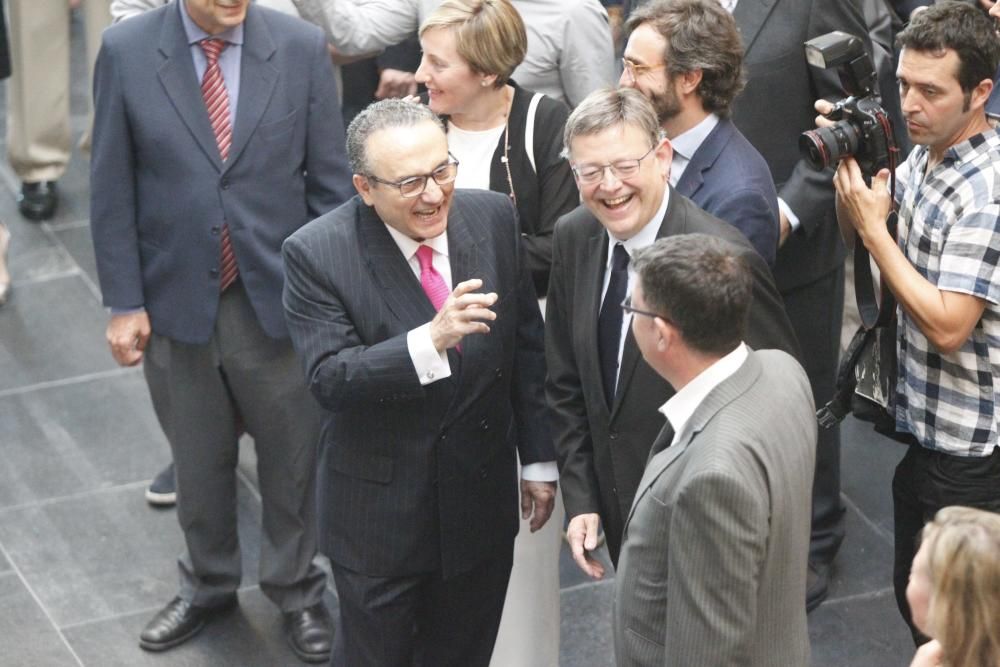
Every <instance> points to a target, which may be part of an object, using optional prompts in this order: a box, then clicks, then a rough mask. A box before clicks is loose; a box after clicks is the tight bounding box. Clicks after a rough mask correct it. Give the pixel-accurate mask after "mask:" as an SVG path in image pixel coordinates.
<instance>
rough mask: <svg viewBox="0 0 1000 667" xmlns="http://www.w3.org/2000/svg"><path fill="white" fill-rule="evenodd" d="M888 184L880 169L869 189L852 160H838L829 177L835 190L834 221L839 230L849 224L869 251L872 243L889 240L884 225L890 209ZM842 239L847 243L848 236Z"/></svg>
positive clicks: (890, 199)
mask: <svg viewBox="0 0 1000 667" xmlns="http://www.w3.org/2000/svg"><path fill="white" fill-rule="evenodd" d="M888 183H889V170H888V169H882V170H881V171H879V172H878V173H877V174H875V176H874V177H873V178H872V184H871V187H869V186H868V185H867V184H866V183H865V179H864V177H863V176H862V174H861V168H860V167H859V166H858V163H857V162H856V161H855V160H854V158H845V159H844V160H842V161H841V163H840V166H838V167H837V173H836V174H835V175H834V177H833V185H834V187H835V188H836V189H837V220H838V221H839V222H840V226H841V230H842V231H847V230H848V229H849V228H848V227H847V225H848V224H849V225H850V226H851V227H853V229H854V230H855V231H856V232H857V234H858V236H859V237H860V238H861V241H862V243H864V244H865V247H867V248H869V249H871V247H872V244H874V243H878V242H884V241H885V240H887V239H888V240H889V241H892V237H891V236H890V235H889V232H888V231H887V230H886V226H885V220H886V217H887V216H888V215H889V211H890V209H891V208H892V196H891V195H890V194H889V187H888ZM845 240H847V241H849V239H848V234H845ZM892 242H893V243H895V242H894V241H892Z"/></svg>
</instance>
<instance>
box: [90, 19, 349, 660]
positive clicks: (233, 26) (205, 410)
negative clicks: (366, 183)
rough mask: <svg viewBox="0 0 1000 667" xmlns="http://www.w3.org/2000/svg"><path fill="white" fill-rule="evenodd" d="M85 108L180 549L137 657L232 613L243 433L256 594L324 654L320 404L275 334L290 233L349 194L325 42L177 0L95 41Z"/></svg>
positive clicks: (281, 325) (125, 338) (121, 328)
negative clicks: (250, 477)
mask: <svg viewBox="0 0 1000 667" xmlns="http://www.w3.org/2000/svg"><path fill="white" fill-rule="evenodd" d="M94 94H95V103H96V114H95V122H94V138H93V159H92V161H91V226H92V230H93V235H94V246H95V251H96V255H97V267H98V273H99V276H100V281H101V290H102V292H103V295H104V305H105V306H108V307H109V308H111V311H112V316H111V321H110V323H109V325H108V331H107V338H108V342H109V344H110V346H111V351H112V354H113V355H114V357H115V359H116V360H117V361H118V362H119V363H121V364H123V365H135V364H138V363H140V362H144V370H145V375H146V380H147V383H148V385H149V389H150V395H151V397H152V400H153V407H154V408H155V409H156V413H157V417H158V418H159V420H160V423H161V425H162V427H163V430H164V432H165V433H166V435H167V439H168V440H169V441H170V446H171V449H172V450H173V455H174V461H175V462H176V473H177V488H178V500H179V503H178V519H179V520H180V523H181V527H182V529H183V530H184V537H185V540H186V544H187V550H186V553H185V554H184V555H183V556H182V557H181V559H180V562H179V566H180V574H181V590H180V594H179V595H178V596H177V597H176V598H175V599H174V600H173V601H171V602H170V603H169V604H168V605H167V606H166V607H165V608H164V609H163V610H162V611H161V612H160V613H159V614H157V615H156V616H155V617H154V618H153V620H152V621H151V622H150V623H149V625H147V627H146V629H145V630H143V632H142V634H141V635H140V645H141V646H142V647H143V648H145V649H147V650H152V651H162V650H166V649H169V648H171V647H173V646H176V645H177V644H180V643H182V642H184V641H186V640H187V639H188V638H190V637H192V636H193V635H194V634H195V633H197V632H198V631H199V630H200V629H201V628H202V627H203V625H204V624H205V621H206V620H208V619H209V618H211V617H212V616H213V615H215V614H216V613H217V612H220V611H222V610H224V609H226V608H229V607H231V606H232V603H233V602H234V601H235V598H236V590H237V588H238V587H239V585H240V579H241V558H240V549H239V540H238V537H237V531H236V485H237V480H236V462H237V449H238V448H237V437H238V434H239V432H240V430H242V429H245V430H246V431H247V432H248V433H249V434H250V435H251V436H253V438H254V444H255V446H256V450H257V458H258V474H259V479H260V491H261V500H262V504H263V531H262V535H261V559H260V569H261V571H260V587H261V590H262V591H263V593H264V594H265V595H267V596H268V597H269V598H270V599H271V600H272V601H274V602H275V604H277V605H278V607H279V608H280V609H281V610H282V612H283V613H284V622H285V628H286V634H287V636H288V639H289V641H290V643H291V645H292V648H293V649H294V650H295V651H296V653H297V654H298V655H299V656H300V657H302V658H303V659H306V660H311V661H323V660H326V659H327V658H328V654H329V647H330V630H329V620H328V618H327V614H326V609H325V608H324V607H323V604H322V595H323V591H324V582H325V577H324V575H323V572H322V570H320V569H319V568H318V567H316V566H315V565H314V564H313V563H312V559H313V557H314V556H315V554H316V531H315V511H314V502H313V497H312V496H313V493H314V490H315V455H316V454H315V452H316V442H317V439H318V434H319V409H318V406H317V405H316V403H315V401H313V400H312V399H311V398H310V397H309V395H308V392H307V391H306V387H305V382H304V380H303V377H302V373H301V369H300V368H299V367H298V364H297V363H296V360H295V354H294V351H293V349H292V346H291V343H290V341H289V340H288V329H287V327H286V325H285V320H284V313H283V310H282V307H281V289H282V284H283V282H284V281H283V278H282V273H281V256H280V248H281V243H282V241H284V240H285V238H286V237H288V235H289V234H291V233H292V232H293V231H295V230H296V229H298V228H299V227H300V226H302V225H303V224H304V223H305V222H306V221H307V220H309V219H310V218H311V217H314V216H316V215H319V214H320V213H322V212H324V211H327V210H329V209H331V208H333V207H334V206H336V205H338V204H339V203H340V202H342V201H343V200H344V199H346V198H347V196H348V188H349V173H348V172H347V169H346V163H345V161H344V159H343V145H344V144H343V127H342V124H341V122H340V112H339V111H338V109H337V95H336V85H335V83H334V80H333V73H332V70H331V66H330V60H329V56H328V54H327V50H326V42H325V39H324V38H323V34H322V32H321V31H320V30H318V29H317V28H315V27H312V26H309V25H307V24H306V23H304V22H302V21H300V20H298V19H293V18H290V17H287V16H285V15H282V14H278V13H276V12H273V11H270V10H266V9H262V8H259V7H256V6H253V5H250V3H249V2H248V0H233V1H231V2H229V3H227V4H224V5H223V4H219V3H216V2H214V1H213V0H183V1H182V2H180V1H179V2H172V3H171V4H169V5H167V6H165V7H161V8H159V9H156V10H152V11H150V12H148V13H146V14H143V15H142V16H139V17H136V18H135V19H133V20H130V21H126V22H124V23H121V24H118V25H116V26H113V27H111V28H109V29H108V30H107V31H106V32H105V33H104V39H103V44H102V46H101V51H100V55H99V56H98V60H97V68H96V74H95V92H94ZM209 109H211V111H210V110H209Z"/></svg>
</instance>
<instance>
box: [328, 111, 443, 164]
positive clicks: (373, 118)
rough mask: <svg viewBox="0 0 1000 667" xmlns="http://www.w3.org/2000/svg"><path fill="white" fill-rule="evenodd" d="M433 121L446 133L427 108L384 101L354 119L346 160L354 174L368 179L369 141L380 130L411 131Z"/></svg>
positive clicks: (438, 120)
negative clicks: (408, 129) (407, 129)
mask: <svg viewBox="0 0 1000 667" xmlns="http://www.w3.org/2000/svg"><path fill="white" fill-rule="evenodd" d="M427 121H430V122H432V123H434V124H435V125H437V126H438V127H440V128H441V131H442V132H444V123H443V122H442V121H441V119H440V118H439V117H438V116H437V114H435V113H434V112H433V111H431V110H430V109H429V108H428V107H427V106H425V105H423V104H418V103H416V102H406V101H404V100H401V99H390V100H381V101H378V102H373V103H372V104H369V105H368V107H366V108H365V109H364V110H363V111H362V112H361V113H359V114H358V115H357V116H355V117H354V120H352V121H351V124H350V126H349V127H348V128H347V160H348V162H350V165H351V171H353V172H354V173H355V174H361V175H362V176H368V175H370V174H371V173H372V165H371V164H370V163H369V162H368V139H369V137H371V136H372V135H373V134H375V133H376V132H378V131H379V130H385V129H388V128H390V127H412V126H414V125H419V124H420V123H424V122H427Z"/></svg>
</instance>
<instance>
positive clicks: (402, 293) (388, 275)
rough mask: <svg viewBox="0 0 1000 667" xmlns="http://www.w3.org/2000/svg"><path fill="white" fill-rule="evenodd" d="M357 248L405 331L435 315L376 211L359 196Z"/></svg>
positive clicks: (374, 281) (376, 284) (387, 304)
mask: <svg viewBox="0 0 1000 667" xmlns="http://www.w3.org/2000/svg"><path fill="white" fill-rule="evenodd" d="M357 225H358V238H359V239H361V247H360V248H359V249H358V250H359V252H360V253H361V255H362V257H364V261H365V264H366V265H367V267H368V271H369V273H370V274H371V277H372V282H373V283H374V284H375V286H376V287H377V288H378V290H379V292H380V293H381V295H382V298H383V299H384V300H385V303H386V306H388V308H389V310H390V311H392V314H393V315H395V316H396V318H397V319H398V320H399V321H400V322H401V323H402V324H403V326H404V327H406V329H407V330H409V329H413V328H416V327H418V326H420V325H421V324H424V323H425V322H429V321H430V320H431V319H433V317H434V306H432V305H431V302H430V300H429V299H428V298H427V295H426V294H424V290H423V288H421V287H420V282H419V281H418V280H417V277H416V276H415V275H413V270H412V269H411V268H410V265H409V264H408V263H407V261H406V259H405V258H404V257H403V253H401V252H400V251H399V246H397V245H396V242H395V241H393V240H392V236H390V235H389V232H388V231H387V230H386V228H385V223H383V222H382V221H381V220H380V219H379V217H378V216H377V215H376V214H375V210H374V209H373V208H371V207H370V206H366V205H365V204H364V203H363V202H362V201H361V200H360V198H359V199H358V214H357Z"/></svg>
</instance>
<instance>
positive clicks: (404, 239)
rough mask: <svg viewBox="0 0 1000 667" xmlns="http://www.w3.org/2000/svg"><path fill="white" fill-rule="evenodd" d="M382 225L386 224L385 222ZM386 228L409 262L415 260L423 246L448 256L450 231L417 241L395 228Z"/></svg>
mask: <svg viewBox="0 0 1000 667" xmlns="http://www.w3.org/2000/svg"><path fill="white" fill-rule="evenodd" d="M382 224H385V223H384V222H383V223H382ZM385 228H386V229H387V230H389V236H391V237H392V240H393V241H395V242H396V246H397V247H398V248H399V251H400V252H401V253H403V257H405V258H406V261H408V262H409V261H410V260H412V259H413V256H414V255H416V254H417V248H419V247H420V246H422V245H425V246H428V247H430V249H431V250H433V251H434V252H437V253H440V254H442V255H444V256H445V257H447V256H448V230H445V231H443V232H441V233H440V234H438V235H437V236H435V237H434V238H431V239H424V240H423V241H416V240H414V239H411V238H410V237H409V236H407V235H406V234H404V233H402V232H401V231H399V230H398V229H396V228H395V227H390V226H389V225H385Z"/></svg>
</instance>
